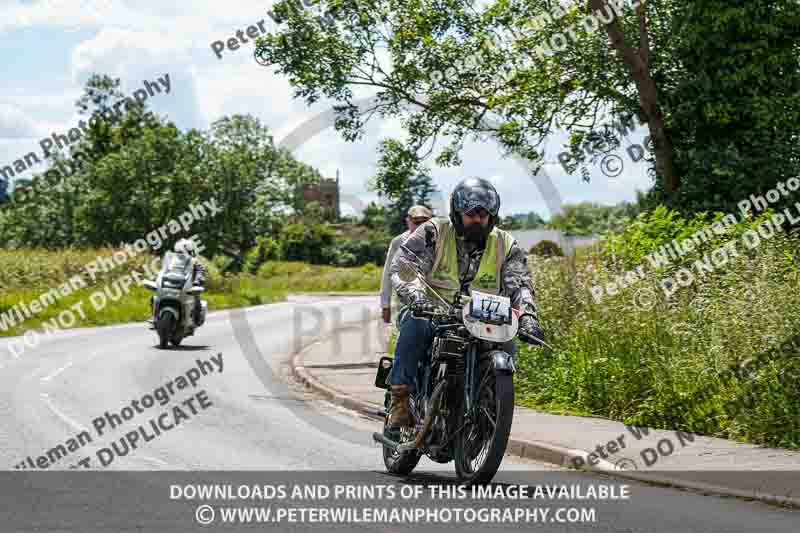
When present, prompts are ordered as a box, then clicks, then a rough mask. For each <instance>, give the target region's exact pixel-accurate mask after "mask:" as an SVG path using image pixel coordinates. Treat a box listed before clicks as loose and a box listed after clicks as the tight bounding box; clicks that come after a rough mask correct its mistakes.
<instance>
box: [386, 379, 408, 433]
mask: <svg viewBox="0 0 800 533" xmlns="http://www.w3.org/2000/svg"><path fill="white" fill-rule="evenodd" d="M408 394H409V387H408V385H392V405H391V407H390V408H389V413H390V414H389V425H390V426H399V427H411V426H412V424H411V413H410V412H409V410H408Z"/></svg>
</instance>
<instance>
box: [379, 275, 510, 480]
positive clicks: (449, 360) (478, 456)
mask: <svg viewBox="0 0 800 533" xmlns="http://www.w3.org/2000/svg"><path fill="white" fill-rule="evenodd" d="M402 277H403V278H404V281H410V280H412V279H413V278H414V277H417V279H419V281H420V282H421V283H422V284H423V285H427V283H425V280H424V279H423V278H422V277H421V276H420V275H418V274H417V273H416V272H413V271H411V270H410V269H404V272H403V273H402ZM468 293H469V288H468V287H462V288H461V290H459V291H458V292H457V294H456V295H455V298H454V301H453V302H452V304H451V303H448V302H445V301H444V300H442V302H443V303H444V305H445V306H446V309H441V310H435V309H433V308H432V307H429V308H428V309H414V310H412V312H413V314H414V316H416V317H419V318H427V319H430V320H431V323H432V326H433V329H434V340H433V343H432V344H431V347H430V349H429V352H428V358H427V359H428V361H427V362H424V360H421V361H420V362H419V365H418V367H417V378H416V387H415V391H416V392H415V393H414V394H412V395H411V398H409V407H410V413H411V416H412V419H413V421H414V427H411V428H403V429H402V430H401V433H400V440H399V441H397V440H393V439H392V438H390V437H392V436H393V435H392V434H391V433H390V432H388V431H387V424H388V419H389V414H390V413H389V406H390V403H391V402H390V396H389V393H388V391H387V393H386V398H385V403H384V405H385V407H386V412H385V419H384V431H383V433H373V435H372V437H373V439H374V440H375V441H377V442H380V443H382V444H383V461H384V464H385V465H386V469H387V470H388V471H389V472H391V473H393V474H398V475H407V474H409V473H410V472H411V471H412V470H413V469H414V468H415V467H416V466H417V463H418V462H419V460H420V458H421V457H422V455H423V454H424V455H427V456H428V457H429V458H430V459H432V460H433V461H436V462H437V463H448V462H450V461H455V469H456V474H457V475H458V478H459V480H460V481H461V482H462V483H465V484H467V485H472V484H485V483H489V482H490V481H491V480H492V478H493V477H494V475H495V473H497V470H498V468H499V467H500V463H501V462H502V460H503V455H504V454H505V450H506V445H507V444H508V437H509V435H510V433H511V423H512V420H513V418H514V382H513V375H514V371H515V366H514V357H513V356H512V355H511V354H509V353H507V352H506V351H504V350H503V343H504V342H507V341H510V340H511V339H513V338H514V337H515V336H516V334H517V330H518V325H519V322H518V313H519V312H518V311H517V310H516V309H512V308H511V302H510V300H509V298H506V297H503V296H498V295H491V294H485V293H480V292H478V291H471V301H470V302H469V303H467V304H463V303H462V294H468ZM392 364H393V360H392V358H391V357H383V358H381V360H380V362H379V364H378V373H377V375H376V379H375V386H376V387H379V388H384V389H388V388H389V384H388V383H389V374H390V372H391V368H392Z"/></svg>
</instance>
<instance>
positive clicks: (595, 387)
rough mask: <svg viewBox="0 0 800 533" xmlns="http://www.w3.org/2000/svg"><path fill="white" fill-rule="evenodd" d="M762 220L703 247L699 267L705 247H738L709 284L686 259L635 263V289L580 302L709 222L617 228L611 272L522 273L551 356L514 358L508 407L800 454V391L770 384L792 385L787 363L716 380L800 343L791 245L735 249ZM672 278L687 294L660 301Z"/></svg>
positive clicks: (566, 265)
mask: <svg viewBox="0 0 800 533" xmlns="http://www.w3.org/2000/svg"><path fill="white" fill-rule="evenodd" d="M768 217H769V214H768V213H767V214H763V215H762V216H761V217H759V218H757V219H746V220H744V221H740V223H738V224H736V225H735V226H731V231H730V233H729V234H728V235H726V236H719V240H718V241H716V242H713V243H709V244H708V245H704V247H703V248H702V249H701V250H700V251H699V252H698V253H700V254H702V255H704V254H706V253H709V247H711V246H715V247H717V248H718V247H719V246H721V245H722V244H725V242H727V241H728V240H730V239H737V240H739V242H738V245H737V250H738V252H739V254H738V256H736V257H732V258H731V259H730V260H729V261H728V262H727V263H725V264H722V265H720V266H718V267H716V268H714V270H713V271H711V272H704V273H703V274H702V275H701V274H699V273H698V272H699V271H698V270H697V269H695V267H694V266H693V265H694V261H695V257H696V256H695V257H693V256H692V255H691V254H690V255H687V256H686V257H683V258H681V259H680V260H679V261H675V262H674V263H673V264H671V265H669V267H668V268H662V269H661V270H655V269H654V268H651V265H650V263H649V262H647V261H645V263H643V264H644V272H645V274H646V276H644V279H639V280H638V281H636V282H635V283H632V284H630V285H626V284H622V286H620V284H618V285H617V288H616V289H615V291H614V292H613V294H609V293H605V294H603V296H602V298H600V299H597V298H595V297H594V296H593V295H592V292H591V290H592V289H593V288H595V287H597V284H605V283H606V282H608V281H615V282H618V280H619V279H620V276H621V275H622V274H623V273H624V272H625V270H626V269H628V268H631V266H632V265H631V264H630V263H631V262H632V261H633V259H634V258H639V259H641V258H642V257H643V256H644V255H646V254H648V253H651V252H652V251H654V250H653V249H652V248H648V246H650V247H654V246H656V245H658V246H660V245H661V244H662V243H665V242H668V240H672V239H673V238H675V237H679V238H680V237H681V236H685V235H687V234H688V235H691V234H692V233H694V232H695V231H697V229H698V228H697V226H698V224H700V222H701V221H702V220H705V221H710V220H713V218H711V217H708V216H706V215H702V216H698V217H695V218H692V219H690V220H686V219H683V218H681V217H679V216H677V215H676V214H674V213H670V212H669V211H667V210H664V209H662V210H657V212H656V213H650V214H648V215H645V216H642V217H640V218H639V219H637V220H636V221H633V222H632V223H631V225H630V226H629V227H628V228H626V230H625V232H623V233H625V234H626V235H628V236H629V238H630V240H625V239H622V240H617V241H616V242H614V243H613V244H612V246H615V247H616V248H615V251H616V253H617V254H618V256H617V257H618V258H622V259H623V260H621V261H619V262H617V263H612V262H609V261H604V260H603V257H600V256H591V255H589V256H581V257H577V258H576V257H570V258H568V259H567V260H563V261H555V260H553V261H550V260H545V261H541V262H537V264H536V267H535V268H532V273H533V280H534V289H535V291H536V297H537V308H538V311H539V314H540V319H541V321H542V326H543V329H544V332H545V335H546V336H547V339H548V342H549V343H550V344H551V345H552V346H553V347H554V355H553V356H552V358H543V357H541V354H540V349H538V348H533V349H532V348H528V347H524V346H523V347H521V350H520V357H519V365H518V373H517V376H516V377H515V383H516V387H517V393H518V396H517V397H518V401H519V402H520V403H522V404H523V405H528V406H531V407H536V408H539V409H546V410H551V411H558V412H563V411H569V412H574V413H579V414H588V415H600V416H605V417H610V418H613V419H616V420H621V421H623V422H625V423H626V424H636V425H646V426H651V427H659V428H665V429H681V430H684V431H691V432H696V433H701V434H705V435H711V436H715V437H722V438H731V439H739V440H744V441H748V442H753V443H758V444H765V445H769V446H778V447H785V448H800V424H798V420H800V382H799V381H798V380H791V379H790V380H787V379H781V376H783V377H784V378H785V377H786V376H787V375H789V374H791V373H794V375H796V374H797V370H798V369H797V368H796V367H797V357H796V356H794V358H791V357H787V356H786V355H781V354H776V355H775V356H774V357H770V358H768V359H767V361H766V363H765V364H762V365H759V367H758V368H757V369H756V370H755V371H754V373H753V375H752V377H751V378H750V379H748V380H733V381H732V382H724V381H722V380H721V379H720V376H721V375H722V374H723V373H724V371H725V369H727V368H729V367H731V366H732V365H739V364H741V362H742V361H744V360H746V359H748V358H751V357H753V356H754V355H755V354H759V353H762V352H764V351H766V350H768V349H770V348H772V347H775V346H780V345H781V344H782V343H783V341H785V340H786V339H788V338H791V337H793V336H795V335H796V334H797V333H798V332H799V331H800V275H799V274H798V272H797V268H796V265H797V260H798V255H800V254H799V253H798V249H800V239H798V238H797V237H796V236H793V235H787V234H786V233H785V232H784V233H776V234H775V235H774V236H772V237H771V238H769V239H762V241H761V244H760V246H758V247H754V248H753V249H748V248H747V246H745V244H743V242H742V240H741V236H742V234H743V232H744V231H746V228H753V227H755V226H756V225H758V224H760V223H761V222H764V221H765V220H766V219H767V218H768ZM787 226H788V225H787ZM645 243H648V244H647V246H646V245H645ZM679 268H684V269H686V270H689V271H690V272H692V273H694V275H695V279H694V282H693V283H692V284H691V285H689V286H686V287H681V288H680V289H679V290H677V291H676V292H674V293H673V294H672V295H671V296H670V297H666V295H665V292H664V290H663V288H662V282H663V280H664V279H666V277H674V276H675V272H676V271H677V269H679ZM790 361H794V362H793V363H790ZM698 399H699V400H698ZM743 399H748V401H743ZM731 405H741V408H739V409H733V410H732V409H730V408H729V406H731ZM726 406H728V407H726Z"/></svg>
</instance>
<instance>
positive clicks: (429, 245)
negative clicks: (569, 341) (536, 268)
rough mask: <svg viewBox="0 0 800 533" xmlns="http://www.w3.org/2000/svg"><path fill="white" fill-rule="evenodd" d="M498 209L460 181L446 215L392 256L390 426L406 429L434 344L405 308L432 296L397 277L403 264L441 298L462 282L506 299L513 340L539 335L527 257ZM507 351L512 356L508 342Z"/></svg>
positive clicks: (486, 190) (493, 194) (536, 340)
mask: <svg viewBox="0 0 800 533" xmlns="http://www.w3.org/2000/svg"><path fill="white" fill-rule="evenodd" d="M499 210H500V196H499V195H498V194H497V191H496V190H495V188H494V186H492V184H491V183H490V182H489V181H487V180H485V179H482V178H467V179H465V180H462V181H461V182H460V183H459V184H458V185H456V188H455V189H454V190H453V194H452V195H451V196H450V218H449V220H448V219H444V218H440V219H432V220H430V221H428V222H426V223H425V224H423V225H421V226H419V227H418V228H417V229H416V231H414V233H412V234H411V235H410V236H409V237H408V239H406V241H405V244H403V246H401V247H400V248H399V249H398V251H397V253H396V254H395V258H394V261H393V262H392V266H391V272H390V275H391V280H392V285H393V286H394V288H395V290H396V292H397V295H398V297H399V299H400V300H401V302H402V303H403V304H405V307H404V308H403V309H402V311H401V312H400V315H399V316H398V320H397V326H398V329H399V331H400V334H399V337H398V339H397V345H396V348H395V360H394V367H393V368H392V372H391V378H390V383H391V387H392V388H391V396H392V404H391V408H390V415H389V428H390V430H392V431H397V430H398V429H399V428H401V427H409V426H411V417H410V414H409V405H408V397H409V394H410V393H411V392H413V390H412V387H413V386H414V381H415V377H416V373H417V362H418V360H419V357H420V356H421V355H423V354H425V353H426V350H427V349H428V347H429V346H430V344H431V342H432V329H431V324H430V321H429V320H428V319H425V318H416V317H414V316H413V314H412V313H411V310H412V309H414V308H425V307H426V306H429V305H430V303H431V301H433V300H438V298H436V297H435V295H432V294H427V292H428V289H426V288H425V287H424V286H423V285H422V284H421V283H419V282H418V281H416V280H412V281H410V282H404V281H402V279H401V278H400V275H399V274H400V271H401V267H402V265H403V264H406V265H409V266H411V267H412V268H414V269H415V270H416V271H418V272H420V273H421V274H422V275H423V276H424V277H425V279H426V281H427V282H428V284H429V285H431V287H432V288H433V289H434V290H435V291H436V292H437V293H438V294H439V296H441V297H442V298H444V300H445V301H447V302H452V300H453V296H454V294H455V292H456V290H458V288H459V287H461V286H464V285H465V284H470V288H472V289H475V290H479V291H482V292H496V293H497V294H501V295H503V296H506V297H508V298H510V300H511V305H512V307H513V308H514V309H518V310H519V311H520V312H521V314H520V317H519V332H518V337H519V339H520V340H521V341H523V342H525V343H528V344H533V345H540V344H541V342H540V341H541V340H544V334H543V333H542V330H541V328H540V327H539V320H538V317H537V313H536V306H535V302H534V291H533V284H532V280H531V273H530V270H529V269H528V259H527V254H526V253H525V251H524V250H522V248H520V247H519V245H518V244H517V242H516V240H515V239H514V238H513V237H512V236H511V235H510V234H509V233H507V232H505V231H503V230H501V229H499V228H496V227H495V224H496V222H497V220H498V212H499ZM505 349H506V350H508V351H509V352H510V353H515V352H516V346H515V344H514V341H513V340H512V341H510V342H509V343H507V344H506V346H505Z"/></svg>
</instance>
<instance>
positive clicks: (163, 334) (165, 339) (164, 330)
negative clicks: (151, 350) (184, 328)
mask: <svg viewBox="0 0 800 533" xmlns="http://www.w3.org/2000/svg"><path fill="white" fill-rule="evenodd" d="M174 329H175V317H174V316H172V314H171V313H164V314H163V315H162V317H161V318H160V319H159V320H158V322H156V331H157V332H158V347H159V348H161V349H162V350H165V349H166V348H168V347H169V339H170V335H171V334H172V331H173V330H174Z"/></svg>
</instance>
